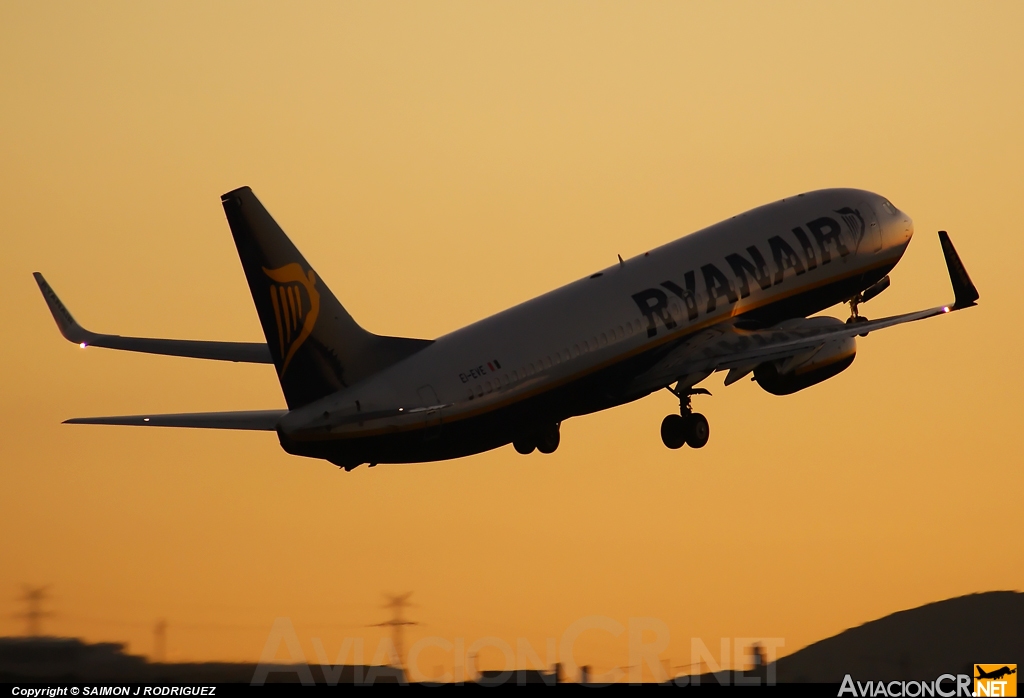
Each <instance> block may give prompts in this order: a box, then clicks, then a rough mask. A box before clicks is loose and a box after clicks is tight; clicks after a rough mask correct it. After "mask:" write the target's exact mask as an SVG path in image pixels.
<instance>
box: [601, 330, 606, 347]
mask: <svg viewBox="0 0 1024 698" xmlns="http://www.w3.org/2000/svg"><path fill="white" fill-rule="evenodd" d="M601 346H602V347H606V346H608V335H606V334H605V333H604V332H602V333H601Z"/></svg>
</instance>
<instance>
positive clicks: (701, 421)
mask: <svg viewBox="0 0 1024 698" xmlns="http://www.w3.org/2000/svg"><path fill="white" fill-rule="evenodd" d="M710 437H711V427H710V425H709V424H708V420H707V418H705V417H704V415H702V414H700V413H699V412H694V413H693V414H691V415H690V416H689V418H688V419H687V420H686V444H687V445H688V446H689V447H690V448H703V447H704V445H705V444H707V442H708V439H709V438H710Z"/></svg>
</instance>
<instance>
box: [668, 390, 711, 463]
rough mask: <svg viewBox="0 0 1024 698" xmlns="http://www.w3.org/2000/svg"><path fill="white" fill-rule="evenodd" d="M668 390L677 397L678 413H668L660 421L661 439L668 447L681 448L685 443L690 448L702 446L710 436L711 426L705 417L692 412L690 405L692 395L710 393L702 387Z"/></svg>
mask: <svg viewBox="0 0 1024 698" xmlns="http://www.w3.org/2000/svg"><path fill="white" fill-rule="evenodd" d="M668 391H669V392H670V393H672V394H673V395H675V396H676V397H678V398H679V414H670V415H668V416H667V417H665V419H663V420H662V422H661V441H662V443H664V444H665V445H666V446H667V447H668V448H671V449H677V448H682V447H683V444H686V445H687V446H689V447H690V448H703V447H704V445H705V444H707V442H708V438H709V437H710V436H711V428H710V426H709V425H708V420H707V418H706V417H705V416H704V415H702V414H700V413H699V412H694V411H693V408H692V407H691V405H690V397H691V396H693V395H710V394H711V393H710V392H708V391H707V390H705V389H704V388H687V389H685V390H678V389H672V388H668Z"/></svg>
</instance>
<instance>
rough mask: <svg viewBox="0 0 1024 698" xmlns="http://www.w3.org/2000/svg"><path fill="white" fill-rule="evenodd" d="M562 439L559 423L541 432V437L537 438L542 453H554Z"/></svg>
mask: <svg viewBox="0 0 1024 698" xmlns="http://www.w3.org/2000/svg"><path fill="white" fill-rule="evenodd" d="M561 440H562V437H561V435H560V434H559V433H558V425H557V424H553V425H551V426H550V427H548V428H547V429H545V430H544V431H542V432H541V433H540V438H538V439H537V450H538V451H540V452H541V453H554V452H555V450H557V449H558V444H559V442H560V441H561Z"/></svg>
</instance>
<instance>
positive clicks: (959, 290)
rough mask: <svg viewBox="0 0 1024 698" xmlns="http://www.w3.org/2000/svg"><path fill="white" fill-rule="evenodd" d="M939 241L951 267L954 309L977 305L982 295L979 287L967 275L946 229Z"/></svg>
mask: <svg viewBox="0 0 1024 698" xmlns="http://www.w3.org/2000/svg"><path fill="white" fill-rule="evenodd" d="M939 242H940V243H941V244H942V256H943V257H945V258H946V268H947V269H949V280H950V282H951V283H952V284H953V296H954V303H953V309H954V310H959V309H960V308H969V307H971V306H972V305H975V301H977V300H978V298H979V297H980V296H979V295H978V289H977V288H975V287H974V283H972V282H971V277H969V276H968V275H967V269H965V268H964V263H963V262H961V261H960V256H959V255H958V254H957V253H956V250H955V249H954V248H953V243H952V242H950V239H949V234H948V233H947V232H946V231H945V230H940V231H939Z"/></svg>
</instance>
